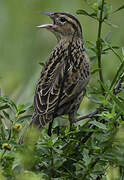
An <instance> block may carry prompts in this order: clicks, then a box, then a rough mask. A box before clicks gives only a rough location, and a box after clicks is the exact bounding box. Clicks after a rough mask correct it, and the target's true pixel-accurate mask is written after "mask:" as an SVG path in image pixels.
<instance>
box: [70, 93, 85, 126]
mask: <svg viewBox="0 0 124 180" xmlns="http://www.w3.org/2000/svg"><path fill="white" fill-rule="evenodd" d="M85 94H86V90H84V91H83V94H80V95H79V96H78V97H77V98H76V99H75V100H74V101H73V103H72V107H71V111H70V112H69V122H70V128H71V127H72V124H73V123H74V122H76V114H77V111H78V108H79V106H80V104H81V102H82V100H83V98H84V96H85Z"/></svg>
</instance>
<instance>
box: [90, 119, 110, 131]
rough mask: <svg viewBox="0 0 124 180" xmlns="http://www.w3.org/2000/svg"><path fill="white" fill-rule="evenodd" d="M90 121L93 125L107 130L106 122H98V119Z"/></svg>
mask: <svg viewBox="0 0 124 180" xmlns="http://www.w3.org/2000/svg"><path fill="white" fill-rule="evenodd" d="M89 123H90V124H92V125H94V126H96V127H98V128H100V129H103V130H107V128H106V125H105V124H103V123H100V122H98V121H96V120H94V121H90V122H89Z"/></svg>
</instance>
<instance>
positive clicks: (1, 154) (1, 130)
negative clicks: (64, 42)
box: [0, 0, 124, 180]
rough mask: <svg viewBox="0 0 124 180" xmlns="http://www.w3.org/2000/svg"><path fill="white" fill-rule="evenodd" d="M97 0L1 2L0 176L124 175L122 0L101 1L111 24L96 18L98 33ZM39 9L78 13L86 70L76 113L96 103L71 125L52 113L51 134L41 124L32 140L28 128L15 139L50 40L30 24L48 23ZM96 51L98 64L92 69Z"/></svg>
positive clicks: (61, 179)
mask: <svg viewBox="0 0 124 180" xmlns="http://www.w3.org/2000/svg"><path fill="white" fill-rule="evenodd" d="M101 2H103V0H96V1H95V0H84V1H83V0H76V1H75V0H69V1H67V0H66V1H65V0H63V1H62V2H61V1H57V0H52V1H50V0H46V1H45V2H43V1H41V0H30V1H29V0H25V1H24V0H21V1H17V0H11V1H9V0H1V1H0V20H1V21H0V22H1V28H0V39H1V41H0V42H1V43H0V88H1V90H2V93H1V95H0V180H28V179H31V180H48V179H49V180H76V179H78V180H91V179H92V180H100V179H102V180H123V179H124V94H123V92H124V87H123V82H124V73H123V72H124V49H123V48H122V47H123V46H124V36H123V29H124V23H123V17H124V5H123V4H122V3H123V2H122V1H121V0H120V1H119V0H118V1H114V0H109V2H108V1H106V2H107V4H105V5H104V10H103V11H104V13H103V17H105V19H104V20H110V19H111V21H109V23H110V22H111V23H112V24H115V25H112V24H111V25H107V24H106V23H105V24H104V23H103V26H102V33H101V34H100V37H98V29H100V28H99V27H98V24H99V23H100V20H99V18H100V14H99V12H100V10H101V9H102V6H101ZM98 4H99V6H98ZM119 7H121V9H122V10H121V11H120V10H119V9H118V8H119ZM117 9H118V11H117V12H116V13H112V12H114V10H117ZM40 10H43V11H62V12H63V11H65V12H69V13H72V14H74V15H76V12H77V14H80V15H79V16H78V15H77V16H78V19H79V20H80V22H81V24H82V26H83V32H84V41H85V46H86V49H87V53H88V55H89V57H90V59H91V64H92V75H91V80H90V83H89V85H88V88H87V94H86V97H85V99H84V101H83V103H82V105H81V108H80V110H79V114H78V115H77V118H78V117H79V116H82V115H84V114H86V112H87V113H88V112H90V111H91V110H92V109H93V110H95V109H96V108H97V114H96V115H95V116H93V115H92V117H91V116H90V117H89V116H88V117H89V118H87V119H85V118H84V120H83V121H82V122H81V121H80V122H79V123H76V125H75V126H73V127H72V129H70V127H69V124H68V117H67V116H64V117H61V118H57V119H56V120H55V121H54V124H53V135H52V137H49V136H48V135H47V128H45V129H44V130H43V131H42V133H41V135H40V137H39V139H38V133H37V131H35V129H31V130H29V133H28V135H27V136H26V139H25V143H24V144H23V145H19V144H18V138H19V136H20V135H21V134H23V129H24V128H22V125H23V126H26V124H27V123H28V122H29V119H30V117H31V114H32V111H33V109H32V101H33V94H34V89H35V86H36V82H37V81H38V77H39V74H40V71H41V68H42V67H41V66H40V65H39V63H43V62H44V61H45V60H46V59H47V58H48V57H49V54H50V52H51V50H52V49H53V47H54V46H55V44H56V42H55V37H54V36H53V35H52V34H51V33H50V32H47V31H46V30H42V31H39V30H37V29H36V27H35V26H36V25H39V24H43V23H47V22H50V20H49V18H48V17H45V16H44V15H41V14H40V13H39V11H40ZM84 10H85V11H84ZM92 12H94V14H92ZM94 17H95V18H96V19H97V20H96V19H94ZM107 23H108V22H107ZM99 53H100V55H102V58H100V59H99V62H102V68H101V67H100V66H99V68H98V60H97V56H98V55H99ZM100 72H102V74H103V77H104V81H102V78H101V77H100V76H99V73H100ZM120 82H121V84H120V85H121V87H118V86H117V85H118V83H120ZM6 96H9V97H6ZM95 112H96V111H95ZM91 114H92V113H91ZM78 120H79V119H78ZM58 127H60V130H59V131H58ZM36 141H37V143H36Z"/></svg>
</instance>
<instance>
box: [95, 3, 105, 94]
mask: <svg viewBox="0 0 124 180" xmlns="http://www.w3.org/2000/svg"><path fill="white" fill-rule="evenodd" d="M103 7H104V0H102V5H101V10H100V17H99V27H98V35H97V41H96V47H97V56H98V68H99V79H100V81H101V82H102V83H103V82H104V80H103V74H102V63H101V55H102V44H101V32H102V23H103ZM101 89H102V92H103V94H104V88H103V86H102V85H101Z"/></svg>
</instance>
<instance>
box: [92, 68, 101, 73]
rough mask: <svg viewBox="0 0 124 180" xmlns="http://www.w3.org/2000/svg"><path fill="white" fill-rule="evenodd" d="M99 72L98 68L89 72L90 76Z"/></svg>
mask: <svg viewBox="0 0 124 180" xmlns="http://www.w3.org/2000/svg"><path fill="white" fill-rule="evenodd" d="M99 70H100V68H96V69H94V70H93V71H92V72H91V74H95V73H96V72H99Z"/></svg>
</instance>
